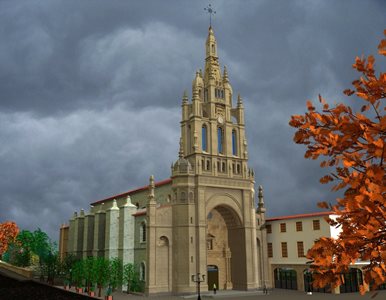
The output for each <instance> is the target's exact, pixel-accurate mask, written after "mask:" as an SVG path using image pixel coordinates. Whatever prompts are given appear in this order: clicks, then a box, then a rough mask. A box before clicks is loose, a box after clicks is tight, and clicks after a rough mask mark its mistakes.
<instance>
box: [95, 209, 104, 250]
mask: <svg viewBox="0 0 386 300" xmlns="http://www.w3.org/2000/svg"><path fill="white" fill-rule="evenodd" d="M105 223H106V213H105V212H104V211H103V203H102V204H101V206H100V208H99V211H98V212H96V213H95V218H94V246H93V256H94V257H97V256H103V252H104V249H105Z"/></svg>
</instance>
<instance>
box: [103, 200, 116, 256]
mask: <svg viewBox="0 0 386 300" xmlns="http://www.w3.org/2000/svg"><path fill="white" fill-rule="evenodd" d="M105 230H106V231H105V257H106V258H115V257H118V237H119V208H118V206H117V200H115V199H114V200H113V206H112V207H111V208H109V209H108V210H107V212H106V227H105Z"/></svg>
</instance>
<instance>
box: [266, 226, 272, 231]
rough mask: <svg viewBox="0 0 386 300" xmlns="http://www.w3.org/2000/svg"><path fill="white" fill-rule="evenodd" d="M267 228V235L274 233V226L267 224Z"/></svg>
mask: <svg viewBox="0 0 386 300" xmlns="http://www.w3.org/2000/svg"><path fill="white" fill-rule="evenodd" d="M266 228H267V233H272V225H271V224H267V226H266Z"/></svg>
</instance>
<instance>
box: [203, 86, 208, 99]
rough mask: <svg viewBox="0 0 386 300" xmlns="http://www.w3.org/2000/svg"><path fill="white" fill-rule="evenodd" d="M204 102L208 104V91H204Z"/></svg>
mask: <svg viewBox="0 0 386 300" xmlns="http://www.w3.org/2000/svg"><path fill="white" fill-rule="evenodd" d="M204 102H208V89H204Z"/></svg>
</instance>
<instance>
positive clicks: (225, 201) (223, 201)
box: [206, 193, 243, 226]
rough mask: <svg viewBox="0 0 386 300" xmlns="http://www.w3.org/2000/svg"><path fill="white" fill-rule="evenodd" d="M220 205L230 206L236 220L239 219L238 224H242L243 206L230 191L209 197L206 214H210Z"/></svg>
mask: <svg viewBox="0 0 386 300" xmlns="http://www.w3.org/2000/svg"><path fill="white" fill-rule="evenodd" d="M220 206H221V207H225V208H228V209H229V211H230V212H231V213H232V214H233V216H234V217H235V221H237V223H238V225H239V226H242V224H243V217H242V214H241V206H240V203H239V201H237V199H236V198H235V197H233V196H232V195H230V194H228V193H221V194H215V195H212V196H211V197H209V199H207V200H206V214H208V213H209V212H210V211H211V210H212V209H214V208H215V207H220Z"/></svg>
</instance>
